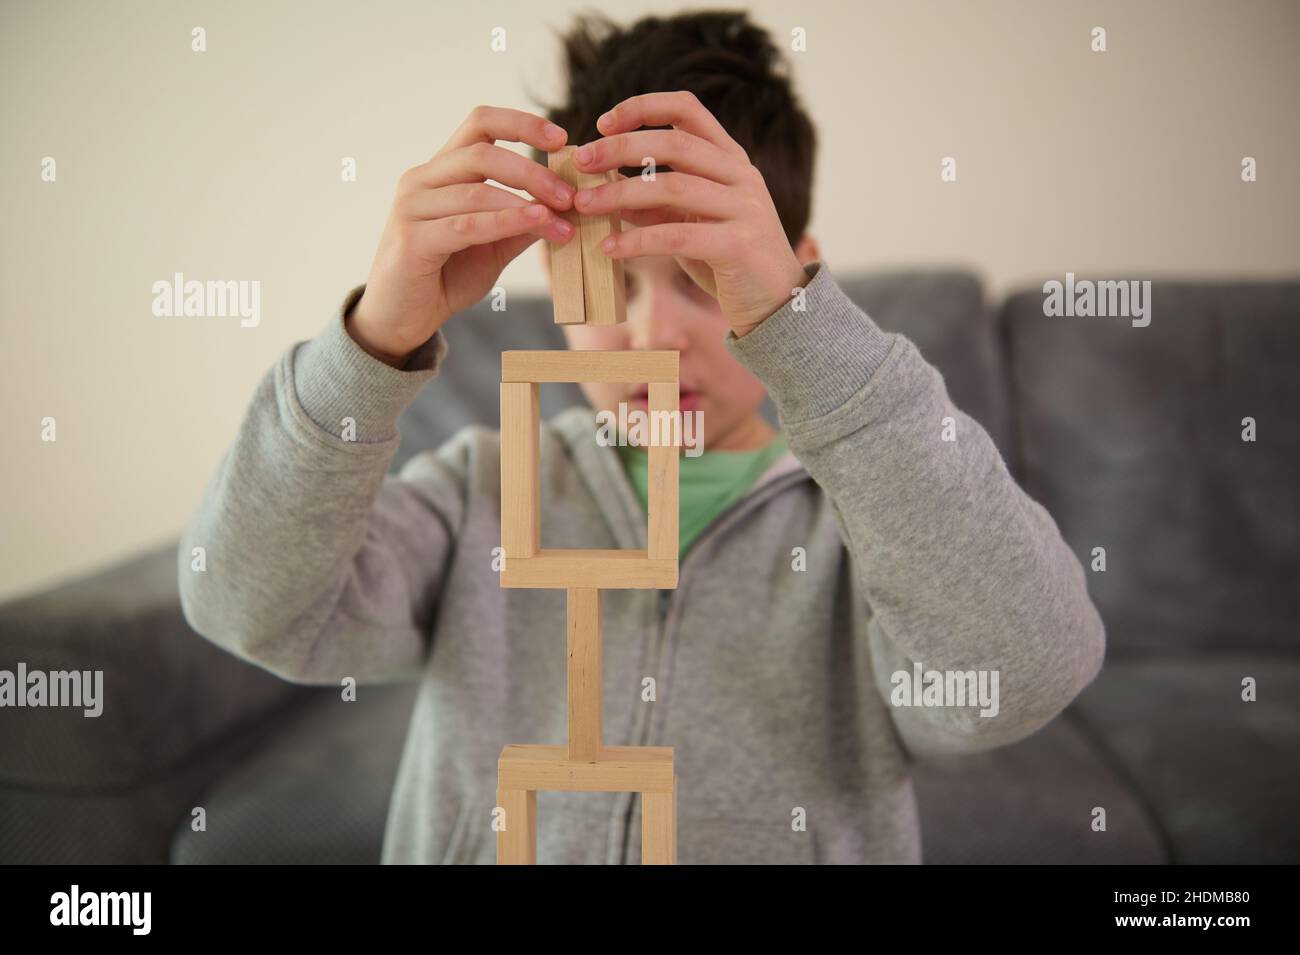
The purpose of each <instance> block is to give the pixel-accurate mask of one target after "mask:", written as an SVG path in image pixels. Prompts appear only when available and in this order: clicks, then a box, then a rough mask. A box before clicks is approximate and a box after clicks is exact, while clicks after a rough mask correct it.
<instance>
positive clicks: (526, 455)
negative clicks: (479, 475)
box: [501, 382, 542, 577]
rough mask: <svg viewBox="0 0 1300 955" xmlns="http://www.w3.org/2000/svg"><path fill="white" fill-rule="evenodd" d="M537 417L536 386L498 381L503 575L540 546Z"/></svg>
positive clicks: (531, 554)
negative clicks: (499, 390)
mask: <svg viewBox="0 0 1300 955" xmlns="http://www.w3.org/2000/svg"><path fill="white" fill-rule="evenodd" d="M539 418H540V414H539V410H538V397H537V385H535V384H531V383H529V382H502V383H501V546H502V548H503V549H504V550H505V556H506V560H505V566H504V567H503V568H502V576H503V577H504V575H505V572H506V571H507V570H508V569H509V568H510V567H511V566H512V565H513V564H514V563H515V562H516V561H523V560H526V559H528V558H531V557H535V556H536V555H537V553H538V552H539V551H540V549H541V546H542V541H541V537H542V522H541V497H542V494H541V481H540V473H539V469H540V466H541V465H540V461H539V448H538V430H539V428H540V421H539Z"/></svg>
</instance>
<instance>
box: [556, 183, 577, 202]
mask: <svg viewBox="0 0 1300 955" xmlns="http://www.w3.org/2000/svg"><path fill="white" fill-rule="evenodd" d="M555 198H557V199H559V200H560V201H561V202H568V201H569V200H570V199H572V198H573V187H572V186H568V185H562V186H558V187H556V190H555Z"/></svg>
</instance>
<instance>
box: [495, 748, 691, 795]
mask: <svg viewBox="0 0 1300 955" xmlns="http://www.w3.org/2000/svg"><path fill="white" fill-rule="evenodd" d="M675 781H676V775H675V771H674V769H673V748H672V747H671V746H602V747H601V748H600V752H599V754H598V758H597V759H596V761H595V762H586V761H579V760H573V759H569V753H568V749H567V748H566V747H564V746H540V745H535V744H518V743H511V744H509V745H507V746H506V747H505V748H503V749H502V750H501V757H500V759H499V760H498V761H497V785H498V786H499V787H500V788H501V789H502V790H511V789H528V790H549V791H557V792H605V793H620V792H622V793H669V792H671V791H672V789H673V786H674V785H675Z"/></svg>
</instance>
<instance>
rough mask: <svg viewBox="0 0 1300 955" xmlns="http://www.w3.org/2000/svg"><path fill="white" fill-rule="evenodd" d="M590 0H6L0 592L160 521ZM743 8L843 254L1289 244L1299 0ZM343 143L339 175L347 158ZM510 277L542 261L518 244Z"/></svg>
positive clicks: (996, 285)
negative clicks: (45, 161) (173, 285)
mask: <svg viewBox="0 0 1300 955" xmlns="http://www.w3.org/2000/svg"><path fill="white" fill-rule="evenodd" d="M589 6H591V5H590V4H588V3H580V4H579V3H575V4H571V3H568V2H547V3H541V2H535V3H500V2H496V3H459V2H457V3H452V2H429V0H410V2H383V3H365V4H362V3H341V2H339V3H305V2H304V3H296V2H295V3H290V2H280V3H275V4H260V3H251V2H243V3H228V4H227V3H222V4H216V3H195V2H171V0H167V2H164V0H146V2H133V3H129V4H128V3H92V2H83V3H69V2H48V0H42V2H6V3H5V4H4V5H3V7H0V103H2V104H3V117H4V127H3V128H4V135H3V137H0V173H2V176H0V201H2V204H3V205H2V207H3V210H4V230H3V238H2V239H0V270H3V275H2V276H0V278H2V280H3V281H2V288H3V297H2V298H0V303H2V304H0V322H2V323H3V324H2V328H3V345H2V348H0V399H2V400H3V409H4V418H5V421H6V423H7V425H8V429H7V433H6V435H5V441H4V444H3V448H4V451H3V462H4V463H3V468H0V500H3V502H4V504H3V513H2V515H0V535H2V537H3V545H2V546H0V596H8V595H12V594H16V593H18V592H22V591H26V590H29V589H32V588H35V587H38V586H43V585H46V584H49V583H52V582H56V581H59V580H61V579H65V578H69V577H72V576H75V575H77V574H80V573H83V572H86V571H89V570H93V569H96V568H99V567H101V566H105V565H107V564H109V563H111V562H113V561H115V560H118V559H120V558H122V557H125V556H128V555H130V554H132V553H134V552H136V551H138V550H140V549H142V548H144V547H146V546H150V545H156V544H160V543H162V542H164V541H167V540H168V539H170V538H172V537H174V536H175V535H176V534H177V533H178V532H179V531H180V529H181V527H182V526H183V525H184V523H185V522H186V521H187V519H188V518H189V516H190V514H191V512H192V509H193V508H194V506H195V504H196V502H197V499H198V497H199V494H200V491H201V490H202V487H203V485H204V483H205V482H206V480H207V479H208V477H209V475H210V474H211V473H212V471H213V469H214V468H215V467H216V465H217V462H218V459H219V458H220V456H221V454H222V452H223V450H224V449H225V448H226V446H227V444H228V443H229V441H230V440H231V438H232V436H233V434H234V432H235V429H236V426H237V424H238V422H239V419H240V417H241V415H242V413H243V411H244V406H245V402H246V401H247V399H248V397H249V395H250V393H251V391H252V388H253V386H254V384H255V383H256V381H257V380H258V378H259V377H260V376H261V375H262V374H263V373H264V372H265V371H266V369H267V368H268V367H269V366H270V364H271V363H272V362H273V361H274V360H275V358H276V356H277V355H278V354H280V352H281V351H282V350H283V349H284V348H286V347H287V346H288V345H289V344H290V343H291V342H294V341H297V340H300V339H303V338H307V337H310V336H312V335H314V334H316V333H317V331H318V330H319V328H320V327H321V325H322V324H323V323H324V322H325V320H326V319H327V318H328V316H329V313H330V312H331V311H332V309H333V308H334V307H335V306H336V305H337V304H338V302H339V300H340V299H341V298H342V296H343V295H344V294H345V293H346V292H347V290H348V289H349V288H351V287H352V286H353V285H354V284H356V283H358V282H361V281H363V280H364V278H365V275H366V272H367V269H368V267H369V264H370V258H371V255H372V254H373V250H374V245H375V242H376V240H377V239H378V236H379V230H380V226H381V224H382V222H383V219H384V216H385V214H386V211H387V207H388V203H389V200H390V199H391V196H392V192H393V187H394V184H395V182H396V179H397V177H398V175H400V173H401V172H402V171H403V170H404V169H406V168H407V167H409V166H411V165H414V164H416V163H418V162H420V161H422V160H424V159H426V158H428V156H429V155H430V154H432V153H433V152H434V151H435V150H436V149H437V148H439V146H440V145H441V143H442V142H443V140H444V139H445V138H446V137H447V135H448V134H449V133H450V132H451V130H452V128H453V127H454V126H455V125H456V124H457V123H458V122H459V121H460V120H461V118H462V117H463V116H464V114H465V113H466V112H468V110H469V109H470V108H472V107H473V106H474V105H476V104H478V103H481V102H482V103H492V104H497V105H506V106H518V107H524V108H528V107H529V106H530V101H529V98H528V95H527V94H528V92H529V91H535V92H538V93H542V94H545V95H552V94H553V93H555V92H556V90H555V87H554V83H555V79H556V71H555V66H556V56H555V43H554V39H553V34H552V29H553V28H559V27H562V26H563V25H564V24H565V23H566V22H567V21H568V19H569V17H570V13H571V11H572V10H577V9H581V8H586V7H589ZM600 6H601V7H602V9H605V10H606V11H607V12H610V13H611V14H613V15H615V16H616V17H620V18H623V17H626V16H628V15H631V14H634V13H638V12H643V11H651V10H660V9H666V8H661V6H660V5H653V4H649V3H628V2H617V0H606V2H604V3H602V4H601V5H600ZM753 9H754V11H755V13H756V16H757V17H758V18H759V19H760V20H761V21H762V22H764V23H766V24H768V25H769V26H770V27H771V29H772V30H773V31H774V32H775V33H776V34H777V35H778V36H779V37H781V38H782V39H783V41H785V42H788V37H789V36H790V31H791V29H792V28H794V27H796V26H798V27H803V28H804V29H805V30H806V31H807V37H808V49H807V52H804V53H800V54H797V55H796V56H795V70H796V76H797V79H798V82H799V85H800V87H801V89H802V93H803V96H804V98H805V100H806V102H807V104H808V106H809V108H810V110H811V112H812V114H813V116H814V119H815V120H816V122H817V124H818V126H819V129H820V133H821V144H822V145H821V153H820V160H819V168H818V175H819V182H818V189H817V195H816V205H815V210H814V218H813V229H814V232H815V233H816V234H817V235H818V237H819V238H820V239H821V241H822V244H823V248H824V251H825V253H826V258H827V260H828V261H829V262H830V264H831V266H832V267H833V268H835V269H836V270H839V271H844V270H848V269H852V268H858V267H868V268H875V267H890V266H896V265H911V266H914V265H928V264H937V265H961V266H967V267H970V268H972V269H975V270H978V271H979V272H980V273H981V274H982V275H983V276H984V277H985V279H986V281H987V282H988V285H989V289H990V294H991V295H997V294H1000V293H1001V292H1003V291H1005V290H1006V289H1008V288H1011V287H1015V286H1016V285H1018V284H1020V283H1025V282H1034V281H1035V280H1037V281H1041V280H1042V278H1043V277H1045V276H1052V275H1056V276H1060V275H1062V274H1063V273H1064V272H1065V271H1067V270H1070V271H1074V272H1078V273H1085V272H1094V273H1108V274H1110V275H1112V276H1113V277H1115V278H1145V277H1152V276H1163V275H1183V276H1195V277H1203V278H1213V277H1227V276H1276V275H1296V274H1297V273H1300V190H1298V189H1297V184H1296V172H1297V157H1298V156H1300V109H1298V108H1297V103H1296V91H1297V88H1300V84H1298V83H1297V80H1298V76H1297V66H1296V64H1297V54H1298V53H1300V4H1296V3H1294V2H1286V0H1281V2H1252V3H1249V4H1237V3H1217V2H1155V0H1148V2H1143V3H1129V2H1090V3H1065V2H1052V3H1047V2H1020V3H1015V2H996V3H988V2H984V3H966V2H945V3H940V2H930V3H917V2H895V3H865V2H811V3H798V4H796V3H789V2H786V3H771V2H764V3H758V4H755V5H754V7H753ZM1096 25H1101V26H1104V27H1106V29H1107V31H1108V46H1109V50H1108V52H1106V53H1104V54H1094V53H1092V52H1090V49H1089V43H1090V38H1089V30H1090V29H1091V28H1092V27H1093V26H1096ZM195 26H202V27H204V28H206V31H207V42H208V51H207V52H206V53H202V54H196V53H193V52H191V50H190V31H191V28H193V27H195ZM495 26H504V27H505V28H506V30H507V46H508V48H507V51H506V52H505V53H493V52H492V51H491V50H490V48H489V37H490V31H491V29H492V28H493V27H495ZM1246 155H1250V156H1255V157H1257V159H1258V162H1259V175H1260V180H1259V181H1258V182H1257V183H1254V184H1250V185H1246V184H1243V183H1242V182H1241V181H1240V177H1239V163H1240V160H1241V157H1243V156H1246ZM46 156H52V157H54V158H55V160H56V162H57V172H58V178H57V181H56V182H54V183H47V182H42V181H41V179H40V170H41V161H42V158H43V157H46ZM344 156H355V157H356V158H357V161H358V163H359V170H360V179H359V181H358V182H355V183H343V182H340V181H339V180H340V176H339V169H340V160H341V157H344ZM944 156H954V157H956V158H957V161H958V181H957V182H956V183H953V184H944V183H941V182H940V181H939V163H940V159H941V158H942V157H944ZM174 272H183V273H185V275H186V276H187V277H191V278H199V279H204V280H206V279H245V280H260V282H261V283H262V302H261V308H262V320H261V324H260V325H259V326H258V327H257V328H241V327H239V323H238V320H237V319H199V318H188V319H187V318H179V319H167V318H156V317H154V316H153V315H152V314H151V311H150V305H151V302H152V293H151V291H150V288H151V285H152V283H153V282H154V281H155V280H158V279H163V278H167V277H170V276H171V275H172V274H173V273H174ZM505 284H506V285H507V287H508V288H509V289H510V290H511V291H512V292H515V291H518V292H524V291H536V290H538V289H540V288H541V284H542V275H541V272H540V271H539V268H538V265H537V263H536V259H535V257H534V256H533V255H531V254H528V255H526V256H525V257H524V258H523V259H522V260H521V261H520V262H518V263H516V264H515V265H514V266H512V267H511V269H510V270H509V271H508V272H507V274H506V276H505ZM46 416H53V417H54V418H55V419H56V421H57V441H56V442H54V443H45V442H42V441H41V437H40V435H41V425H40V423H41V420H42V419H43V418H45V417H46Z"/></svg>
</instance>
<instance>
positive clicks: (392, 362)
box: [343, 294, 415, 371]
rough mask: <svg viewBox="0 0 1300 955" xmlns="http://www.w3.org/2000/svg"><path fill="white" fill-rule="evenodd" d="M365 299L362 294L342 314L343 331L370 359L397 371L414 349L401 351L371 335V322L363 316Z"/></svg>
mask: <svg viewBox="0 0 1300 955" xmlns="http://www.w3.org/2000/svg"><path fill="white" fill-rule="evenodd" d="M365 301H366V297H365V295H364V294H362V296H361V298H360V299H359V300H358V301H357V303H356V304H355V305H354V306H353V307H352V308H351V309H350V310H349V311H348V312H346V313H345V314H344V316H343V329H344V330H345V331H346V332H347V333H348V337H349V338H351V339H352V340H353V341H354V342H356V343H357V345H358V346H359V347H360V348H361V350H362V351H364V352H365V353H366V354H367V355H369V356H370V357H371V358H374V359H376V360H377V361H382V362H383V363H384V364H385V365H388V366H389V367H391V368H396V369H398V370H399V371H400V370H401V369H402V368H403V367H404V366H405V365H406V363H407V361H408V360H409V359H410V357H411V353H412V352H414V351H415V349H414V348H411V349H406V350H403V349H401V348H400V347H396V348H395V347H393V345H392V344H391V343H389V342H386V341H383V340H382V339H381V338H378V337H376V336H375V335H374V334H372V333H371V332H370V331H369V329H370V328H371V327H373V322H372V320H371V319H370V318H368V316H367V315H366V314H364V313H363V312H364V309H365Z"/></svg>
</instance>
